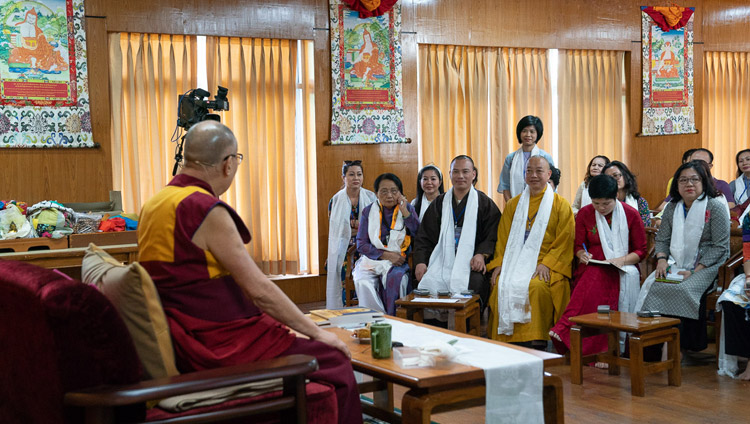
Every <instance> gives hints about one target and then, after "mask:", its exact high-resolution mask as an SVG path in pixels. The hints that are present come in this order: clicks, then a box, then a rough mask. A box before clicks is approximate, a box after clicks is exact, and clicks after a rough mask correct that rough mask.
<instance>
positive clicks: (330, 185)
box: [314, 29, 418, 269]
mask: <svg viewBox="0 0 750 424" xmlns="http://www.w3.org/2000/svg"><path fill="white" fill-rule="evenodd" d="M415 38H416V37H415V36H414V34H402V58H403V80H402V82H403V86H404V93H403V96H404V109H405V125H406V136H407V137H409V138H411V139H412V142H411V143H399V144H383V145H378V144H369V145H337V146H333V145H330V144H329V143H328V140H329V138H330V125H331V123H330V119H331V70H330V68H331V64H330V63H331V58H330V54H331V47H330V39H329V34H328V31H325V30H320V29H319V30H316V31H315V38H314V45H315V86H316V90H315V92H316V94H317V95H316V96H315V104H316V109H315V121H316V136H317V145H318V151H317V154H318V167H317V171H318V196H319V197H318V223H319V227H318V228H319V231H318V234H319V249H320V261H321V263H320V264H321V269H323V265H324V264H325V260H326V256H327V254H326V252H327V249H328V201H329V200H330V199H331V197H332V196H333V195H334V194H336V192H337V191H338V190H340V189H341V187H342V185H343V183H342V180H341V165H342V163H343V161H344V160H356V159H360V160H362V165H363V168H364V174H365V178H364V183H363V187H365V188H367V189H369V190H373V183H374V181H375V178H376V177H377V176H378V175H380V174H382V173H384V172H392V173H394V174H396V175H398V176H399V178H400V179H401V180H402V183H403V185H404V192H405V193H404V194H405V195H406V196H407V197H408V198H409V199H412V198H413V197H415V196H416V175H417V167H418V163H417V162H418V151H417V148H418V144H417V141H416V139H417V119H418V118H417V95H416V91H417V57H416V56H417V47H416V41H415Z"/></svg>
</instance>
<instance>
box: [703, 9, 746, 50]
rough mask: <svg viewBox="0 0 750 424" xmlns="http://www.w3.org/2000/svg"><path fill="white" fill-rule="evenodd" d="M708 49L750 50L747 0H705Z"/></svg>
mask: <svg viewBox="0 0 750 424" xmlns="http://www.w3.org/2000/svg"><path fill="white" fill-rule="evenodd" d="M702 15H703V19H702V25H700V26H701V27H702V28H703V34H704V36H703V41H704V42H705V45H704V49H705V50H706V51H732V52H737V51H744V52H746V51H750V37H748V28H750V4H748V2H747V1H746V0H703V13H702Z"/></svg>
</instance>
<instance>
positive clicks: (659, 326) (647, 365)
mask: <svg viewBox="0 0 750 424" xmlns="http://www.w3.org/2000/svg"><path fill="white" fill-rule="evenodd" d="M570 321H571V322H574V323H575V324H576V325H574V326H573V328H571V329H570V382H571V383H573V384H583V364H584V363H588V362H594V361H596V362H606V363H607V364H609V375H620V366H624V367H630V391H631V393H632V394H633V396H645V387H644V378H645V376H646V374H654V373H657V372H661V371H664V370H668V377H667V378H668V382H669V385H670V386H679V385H680V384H681V383H682V377H681V374H680V332H679V330H677V328H674V326H676V325H678V324H679V323H680V320H679V319H675V318H666V317H655V318H640V317H639V316H638V315H636V314H633V313H628V312H617V311H615V312H610V313H609V314H597V313H592V314H587V315H579V316H577V317H573V318H571V319H570ZM620 331H625V332H627V333H631V334H630V359H627V358H621V357H620V342H619V338H620V335H619V332H620ZM598 334H607V336H608V340H609V350H608V352H606V353H599V354H596V355H587V356H585V357H582V356H581V339H583V338H584V337H590V336H596V335H598ZM664 342H666V343H667V348H668V355H667V356H668V359H667V360H666V361H659V362H644V361H643V348H645V347H647V346H652V345H656V344H661V343H664Z"/></svg>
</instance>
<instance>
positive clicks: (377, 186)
mask: <svg viewBox="0 0 750 424" xmlns="http://www.w3.org/2000/svg"><path fill="white" fill-rule="evenodd" d="M383 180H391V181H393V184H396V187H398V191H399V192H400V193H401V194H403V193H404V186H403V185H402V184H401V180H400V179H399V178H398V177H397V176H396V174H391V173H390V172H386V173H385V174H380V175H378V178H375V193H377V192H378V189H380V183H381V182H383Z"/></svg>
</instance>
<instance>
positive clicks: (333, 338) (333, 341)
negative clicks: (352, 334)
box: [311, 330, 352, 359]
mask: <svg viewBox="0 0 750 424" xmlns="http://www.w3.org/2000/svg"><path fill="white" fill-rule="evenodd" d="M311 338H312V339H313V340H317V341H319V342H321V343H325V344H327V345H328V346H331V347H335V348H336V349H338V350H340V351H341V353H343V354H344V355H346V357H347V358H349V359H351V357H352V353H351V352H349V348H348V347H346V344H344V342H342V341H341V340H340V339H339V338H338V336H337V335H335V334H334V333H331V332H330V331H326V330H320V331H318V333H317V334H316V335H315V336H314V337H311Z"/></svg>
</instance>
